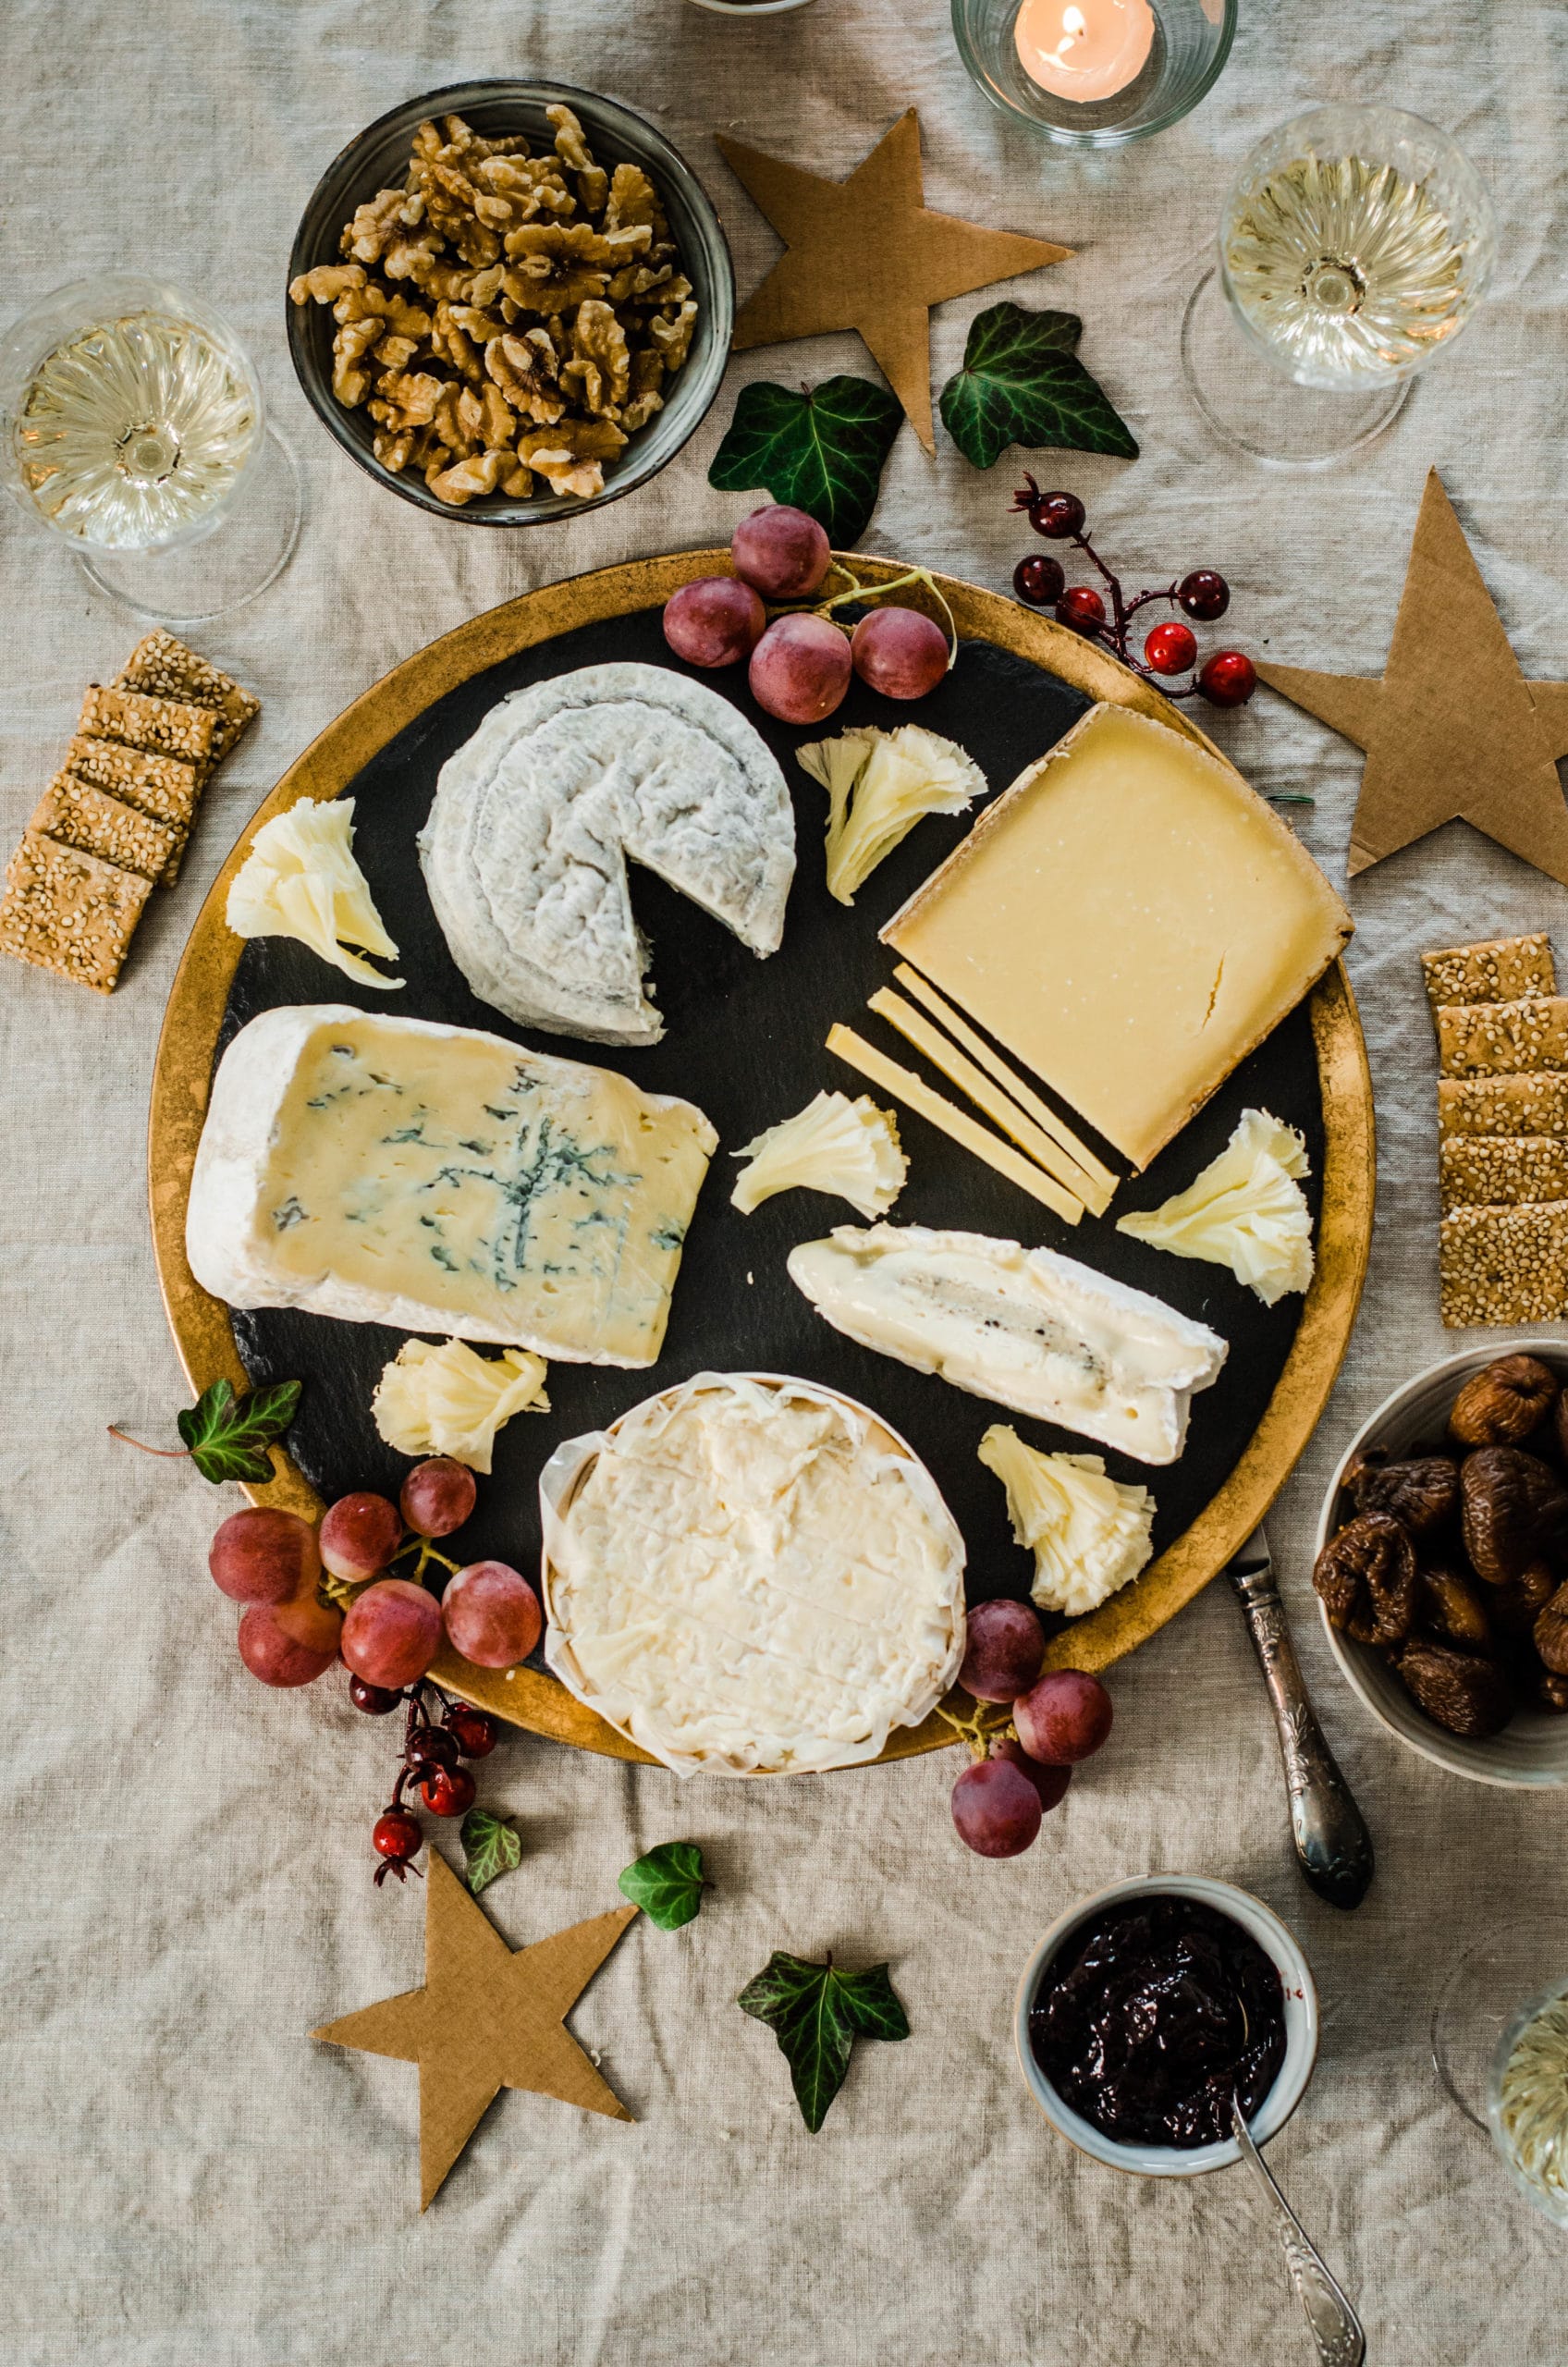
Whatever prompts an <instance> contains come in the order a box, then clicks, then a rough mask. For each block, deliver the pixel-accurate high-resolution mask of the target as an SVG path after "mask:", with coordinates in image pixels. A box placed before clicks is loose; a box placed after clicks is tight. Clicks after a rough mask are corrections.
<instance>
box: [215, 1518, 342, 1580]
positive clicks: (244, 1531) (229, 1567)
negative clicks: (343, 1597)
mask: <svg viewBox="0 0 1568 2367" xmlns="http://www.w3.org/2000/svg"><path fill="white" fill-rule="evenodd" d="M207 1567H208V1569H209V1570H211V1572H212V1574H213V1578H214V1583H215V1584H216V1585H217V1586H219V1587H221V1588H222V1589H223V1591H224V1593H225V1594H227V1595H229V1596H232V1598H233V1600H235V1601H236V1602H291V1601H292V1600H293V1599H294V1597H295V1596H296V1595H297V1594H303V1593H304V1591H305V1589H306V1588H307V1587H313V1586H314V1585H315V1582H316V1580H317V1578H318V1577H320V1576H321V1553H320V1551H319V1549H318V1547H317V1544H316V1533H315V1530H314V1529H313V1528H312V1527H311V1524H310V1522H309V1521H308V1520H301V1519H300V1515H299V1514H298V1513H285V1512H277V1511H275V1510H274V1508H273V1507H272V1506H271V1505H270V1504H256V1505H253V1506H252V1507H251V1510H250V1511H249V1512H243V1513H230V1515H229V1516H228V1518H227V1520H226V1521H225V1522H224V1524H223V1526H222V1527H221V1528H220V1529H219V1530H218V1532H217V1534H216V1536H215V1537H214V1539H213V1542H212V1547H211V1550H210V1551H209V1552H208V1555H207Z"/></svg>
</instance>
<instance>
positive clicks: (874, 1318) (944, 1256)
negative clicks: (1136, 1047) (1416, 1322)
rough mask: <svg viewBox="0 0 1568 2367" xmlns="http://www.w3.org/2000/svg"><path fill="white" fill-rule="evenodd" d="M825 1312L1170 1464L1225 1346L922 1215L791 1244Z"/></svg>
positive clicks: (1188, 1325) (1106, 1282) (1129, 1299)
mask: <svg viewBox="0 0 1568 2367" xmlns="http://www.w3.org/2000/svg"><path fill="white" fill-rule="evenodd" d="M789 1271H790V1280H791V1282H794V1284H795V1286H796V1288H797V1289H798V1290H800V1291H801V1292H802V1293H803V1294H804V1295H805V1296H806V1297H807V1298H808V1299H810V1301H811V1302H812V1305H813V1306H815V1308H816V1311H817V1313H818V1314H819V1315H821V1316H823V1317H824V1318H826V1319H827V1322H829V1323H831V1324H832V1325H833V1327H834V1329H835V1331H842V1332H844V1333H845V1334H846V1336H847V1337H848V1338H850V1339H851V1340H858V1341H859V1342H860V1343H861V1345H862V1346H863V1347H866V1348H875V1349H876V1350H877V1351H878V1352H879V1353H880V1354H881V1355H888V1356H896V1357H897V1358H898V1359H899V1361H900V1363H901V1364H906V1365H913V1367H915V1369H916V1371H918V1372H930V1373H937V1374H938V1375H939V1376H940V1377H941V1379H942V1380H948V1381H951V1382H952V1384H953V1386H954V1387H955V1388H957V1389H964V1390H967V1391H969V1392H970V1393H971V1395H973V1396H975V1397H985V1398H989V1399H990V1400H991V1402H992V1403H993V1404H998V1405H1011V1406H1013V1407H1015V1408H1016V1409H1017V1411H1018V1412H1019V1413H1021V1414H1033V1415H1035V1417H1037V1418H1038V1419H1039V1420H1041V1421H1047V1422H1060V1424H1061V1426H1062V1427H1063V1429H1070V1430H1076V1431H1078V1432H1079V1433H1080V1434H1081V1435H1082V1436H1083V1437H1084V1438H1090V1439H1097V1440H1099V1441H1101V1443H1102V1444H1104V1445H1106V1446H1113V1447H1120V1448H1121V1451H1122V1453H1125V1454H1130V1455H1133V1456H1134V1457H1135V1458H1136V1459H1137V1460H1138V1461H1139V1462H1140V1463H1174V1462H1175V1460H1176V1458H1177V1456H1178V1455H1179V1454H1180V1453H1181V1452H1182V1447H1183V1445H1184V1444H1185V1442H1186V1435H1187V1414H1188V1408H1189V1406H1190V1404H1191V1402H1192V1398H1193V1394H1194V1392H1195V1391H1197V1390H1200V1389H1207V1387H1208V1386H1209V1384H1210V1383H1211V1382H1212V1381H1213V1380H1215V1379H1216V1378H1217V1376H1218V1374H1219V1368H1220V1367H1221V1365H1223V1363H1224V1361H1225V1358H1226V1355H1227V1354H1228V1348H1227V1343H1225V1341H1223V1340H1222V1339H1221V1338H1220V1337H1219V1333H1218V1332H1215V1331H1209V1330H1208V1328H1207V1325H1205V1324H1202V1323H1194V1322H1192V1321H1191V1320H1190V1319H1189V1318H1187V1317H1186V1316H1184V1315H1179V1314H1177V1312H1176V1310H1175V1309H1174V1308H1173V1307H1169V1306H1165V1305H1164V1304H1163V1303H1162V1302H1161V1301H1160V1300H1159V1299H1157V1298H1152V1297H1150V1296H1149V1294H1147V1293H1146V1292H1145V1291H1134V1290H1129V1289H1128V1287H1127V1285H1126V1284H1125V1283H1124V1282H1113V1281H1112V1280H1111V1279H1110V1278H1109V1276H1108V1275H1105V1274H1096V1272H1094V1271H1093V1269H1091V1268H1089V1267H1087V1266H1082V1265H1080V1264H1079V1263H1078V1262H1077V1260H1076V1259H1075V1258H1072V1257H1060V1256H1059V1255H1058V1253H1057V1252H1056V1251H1055V1250H1052V1249H1024V1248H1023V1247H1021V1246H1020V1245H1019V1244H1018V1243H1017V1242H1016V1241H995V1240H992V1239H991V1238H990V1237H989V1236H988V1235H986V1234H985V1233H954V1232H936V1231H933V1230H931V1229H928V1228H927V1227H925V1226H924V1225H891V1224H879V1225H873V1226H872V1227H871V1228H870V1229H869V1231H867V1232H864V1233H863V1232H861V1231H859V1230H857V1228H856V1227H854V1226H853V1225H840V1226H839V1227H838V1228H837V1230H836V1231H835V1232H834V1233H832V1234H831V1235H830V1236H829V1238H828V1239H827V1240H826V1241H807V1242H802V1244H801V1245H800V1247H799V1248H797V1249H794V1250H791V1252H790V1259H789Z"/></svg>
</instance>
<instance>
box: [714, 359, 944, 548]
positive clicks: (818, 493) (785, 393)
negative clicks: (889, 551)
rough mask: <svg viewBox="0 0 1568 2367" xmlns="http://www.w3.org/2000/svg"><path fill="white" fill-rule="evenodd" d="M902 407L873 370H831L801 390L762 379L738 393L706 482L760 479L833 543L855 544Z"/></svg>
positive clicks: (726, 485) (743, 486) (736, 488)
mask: <svg viewBox="0 0 1568 2367" xmlns="http://www.w3.org/2000/svg"><path fill="white" fill-rule="evenodd" d="M903 415H904V414H903V407H902V405H901V404H900V401H899V399H898V397H897V396H896V395H891V394H889V393H888V389H887V388H886V387H885V386H873V385H872V383H871V380H870V379H869V378H829V379H827V381H826V382H825V383H824V384H823V385H822V386H808V387H804V388H802V391H801V392H800V393H798V394H797V393H796V392H795V391H794V389H793V388H792V387H790V386H775V385H774V384H773V383H772V381H771V380H770V379H766V378H764V379H761V380H759V381H758V383H757V384H756V385H755V386H742V387H741V392H740V394H739V396H738V397H737V398H736V402H735V416H734V418H733V419H732V420H731V421H730V423H729V427H728V429H727V430H726V432H725V436H724V441H723V442H722V444H720V446H719V448H718V450H717V452H716V453H715V454H714V459H713V466H712V467H711V468H710V469H709V471H708V483H709V484H711V485H717V488H718V490H719V491H720V492H721V493H747V492H750V491H751V490H752V488H753V486H760V487H762V488H763V489H764V490H766V492H768V493H770V494H772V496H773V497H774V499H775V501H788V502H792V503H793V504H794V507H795V508H796V509H803V510H805V511H806V512H807V514H808V515H809V516H811V517H813V518H815V520H816V522H817V524H818V525H819V526H821V527H822V528H823V530H824V532H825V533H827V539H828V541H829V542H830V543H831V544H832V546H833V547H834V549H835V550H838V551H844V550H853V548H854V546H855V545H856V544H857V543H858V542H859V540H860V538H861V535H862V534H863V533H864V531H865V528H866V526H867V524H868V523H869V522H870V519H871V513H872V511H873V510H874V509H876V496H877V493H878V490H879V489H880V486H881V483H882V465H883V462H884V461H885V460H887V458H888V453H889V451H890V450H891V449H892V445H893V438H894V436H895V435H897V434H898V432H899V428H900V424H901V423H902V421H903Z"/></svg>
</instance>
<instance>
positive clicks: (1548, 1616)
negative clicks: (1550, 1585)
mask: <svg viewBox="0 0 1568 2367" xmlns="http://www.w3.org/2000/svg"><path fill="white" fill-rule="evenodd" d="M1530 1633H1531V1636H1532V1637H1533V1638H1534V1640H1535V1647H1536V1650H1537V1652H1539V1654H1540V1656H1541V1658H1542V1660H1543V1661H1544V1662H1546V1665H1547V1667H1548V1668H1549V1669H1550V1671H1551V1673H1552V1674H1553V1675H1554V1676H1568V1586H1561V1587H1559V1588H1557V1590H1556V1592H1555V1593H1554V1594H1553V1595H1552V1597H1551V1599H1550V1601H1549V1602H1548V1603H1546V1605H1545V1606H1544V1608H1543V1609H1542V1610H1541V1611H1540V1613H1538V1615H1537V1620H1536V1624H1535V1625H1534V1627H1532V1628H1531V1630H1530Z"/></svg>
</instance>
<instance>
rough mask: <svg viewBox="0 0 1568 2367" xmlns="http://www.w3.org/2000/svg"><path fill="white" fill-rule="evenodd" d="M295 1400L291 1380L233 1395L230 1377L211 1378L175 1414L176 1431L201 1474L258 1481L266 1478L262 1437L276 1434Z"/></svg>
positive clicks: (268, 1462)
mask: <svg viewBox="0 0 1568 2367" xmlns="http://www.w3.org/2000/svg"><path fill="white" fill-rule="evenodd" d="M299 1404H300V1383H299V1382H298V1381H297V1380H277V1381H274V1382H273V1383H272V1385H271V1387H270V1388H267V1389H252V1390H250V1391H248V1392H247V1393H246V1394H245V1395H244V1396H243V1397H236V1395H235V1393H234V1387H233V1384H232V1382H230V1381H227V1380H214V1383H213V1385H212V1387H211V1389H204V1390H203V1391H202V1394H201V1396H200V1397H199V1398H198V1399H197V1400H196V1403H195V1404H194V1405H190V1406H187V1408H186V1410H185V1411H184V1413H182V1414H181V1415H180V1416H179V1417H178V1425H179V1435H180V1437H181V1438H182V1439H183V1440H184V1441H185V1443H186V1445H187V1446H188V1447H189V1448H190V1460H191V1462H192V1463H193V1464H194V1465H195V1466H196V1468H197V1470H198V1471H199V1472H200V1473H201V1475H202V1478H203V1479H210V1480H211V1481H212V1482H213V1484H214V1487H216V1486H217V1485H218V1484H219V1483H220V1482H221V1481H223V1480H225V1479H248V1480H250V1481H251V1485H252V1486H254V1487H261V1486H263V1485H264V1484H265V1482H266V1481H267V1480H269V1479H270V1478H272V1477H273V1476H274V1475H273V1467H272V1457H271V1455H270V1454H269V1453H267V1441H269V1440H270V1439H276V1438H281V1436H282V1435H283V1432H284V1431H285V1430H286V1429H288V1425H289V1423H290V1422H291V1421H292V1420H293V1419H294V1417H295V1414H296V1413H297V1411H298V1410H299Z"/></svg>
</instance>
